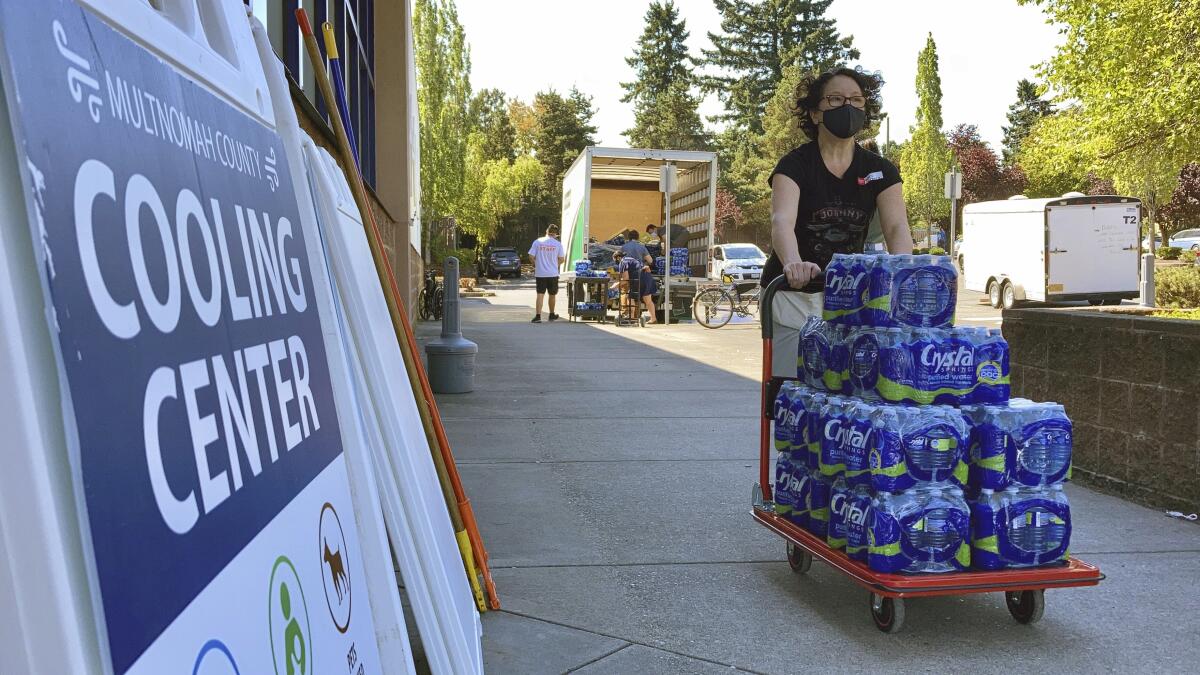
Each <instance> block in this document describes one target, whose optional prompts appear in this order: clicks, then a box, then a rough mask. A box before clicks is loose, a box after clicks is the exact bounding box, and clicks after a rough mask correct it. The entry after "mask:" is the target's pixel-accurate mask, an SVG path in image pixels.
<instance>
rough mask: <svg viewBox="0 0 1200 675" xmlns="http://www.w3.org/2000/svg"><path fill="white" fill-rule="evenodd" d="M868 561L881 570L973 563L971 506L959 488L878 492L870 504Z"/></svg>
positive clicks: (956, 568) (940, 569)
mask: <svg viewBox="0 0 1200 675" xmlns="http://www.w3.org/2000/svg"><path fill="white" fill-rule="evenodd" d="M871 513H872V516H871V519H870V525H869V528H868V531H867V540H868V556H867V563H868V565H870V567H871V569H874V570H876V571H880V572H905V573H920V572H926V573H930V572H932V573H937V572H954V571H962V570H965V569H967V568H968V567H969V566H970V564H971V542H970V508H969V507H968V505H967V503H966V501H965V500H964V499H963V496H962V490H959V489H957V488H944V487H940V486H939V487H933V488H929V489H915V490H910V491H908V492H904V493H901V494H899V495H894V496H893V495H889V494H888V493H880V494H879V495H877V496H876V498H875V501H874V502H872V504H871Z"/></svg>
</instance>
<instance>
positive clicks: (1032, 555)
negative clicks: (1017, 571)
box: [999, 484, 1071, 567]
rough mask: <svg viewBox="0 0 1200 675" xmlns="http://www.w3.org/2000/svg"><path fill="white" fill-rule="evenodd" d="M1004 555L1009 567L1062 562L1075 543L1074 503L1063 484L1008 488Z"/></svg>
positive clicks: (1002, 535) (1002, 543)
mask: <svg viewBox="0 0 1200 675" xmlns="http://www.w3.org/2000/svg"><path fill="white" fill-rule="evenodd" d="M1003 501H1004V520H1003V523H1004V525H1003V531H1002V532H1001V533H1000V537H999V548H1000V557H1001V559H1002V561H1003V563H1004V565H1005V566H1006V567H1037V566H1041V565H1049V564H1055V563H1059V562H1062V561H1064V560H1066V559H1067V558H1068V556H1069V552H1068V549H1069V547H1070V544H1071V505H1070V503H1069V502H1068V501H1067V495H1066V493H1065V492H1064V491H1063V486H1062V484H1057V485H1051V486H1047V487H1037V488H1027V487H1019V486H1015V485H1014V486H1011V487H1009V488H1008V489H1006V490H1005V491H1004V497H1003Z"/></svg>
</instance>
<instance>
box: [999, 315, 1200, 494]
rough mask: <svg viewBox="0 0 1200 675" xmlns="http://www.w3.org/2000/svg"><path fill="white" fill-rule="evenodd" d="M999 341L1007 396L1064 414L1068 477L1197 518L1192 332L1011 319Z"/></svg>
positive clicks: (1199, 414)
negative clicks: (1058, 406) (1008, 381)
mask: <svg viewBox="0 0 1200 675" xmlns="http://www.w3.org/2000/svg"><path fill="white" fill-rule="evenodd" d="M1004 336H1005V337H1006V338H1007V339H1008V342H1009V345H1010V348H1011V350H1012V382H1013V396H1023V397H1025V398H1029V399H1033V400H1035V401H1057V402H1059V403H1062V404H1063V405H1064V406H1066V409H1067V414H1068V415H1069V416H1070V417H1071V420H1072V422H1073V423H1074V429H1075V451H1074V453H1075V454H1074V461H1075V472H1076V475H1077V476H1079V477H1082V478H1084V479H1085V480H1088V481H1090V482H1095V483H1097V484H1099V485H1100V486H1101V487H1106V488H1109V489H1112V490H1115V491H1117V492H1119V493H1121V494H1124V495H1126V496H1129V497H1132V498H1134V499H1137V500H1139V501H1143V502H1145V503H1149V504H1153V505H1155V506H1169V507H1172V508H1178V509H1181V510H1182V509H1191V510H1192V511H1195V510H1196V509H1197V508H1200V440H1198V439H1200V322H1197V321H1183V320H1171V319H1156V318H1151V317H1148V316H1141V315H1137V314H1130V313H1117V312H1101V311H1083V310H1061V309H1014V310H1009V311H1006V312H1004Z"/></svg>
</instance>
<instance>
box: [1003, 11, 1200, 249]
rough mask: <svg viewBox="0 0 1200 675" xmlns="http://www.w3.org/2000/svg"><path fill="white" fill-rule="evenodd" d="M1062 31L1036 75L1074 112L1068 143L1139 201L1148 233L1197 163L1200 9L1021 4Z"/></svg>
mask: <svg viewBox="0 0 1200 675" xmlns="http://www.w3.org/2000/svg"><path fill="white" fill-rule="evenodd" d="M1020 2H1021V3H1022V4H1036V5H1038V6H1040V7H1041V8H1042V9H1043V11H1044V12H1045V13H1046V15H1047V18H1048V20H1050V21H1052V22H1054V23H1056V24H1058V25H1061V26H1063V27H1064V28H1063V33H1064V36H1063V40H1062V42H1061V46H1060V47H1059V49H1058V53H1057V54H1056V55H1055V56H1054V57H1053V58H1051V59H1050V61H1048V62H1047V63H1045V64H1043V67H1042V75H1043V76H1044V77H1045V78H1046V80H1047V81H1048V82H1049V84H1050V85H1051V86H1053V87H1054V88H1055V89H1056V90H1057V92H1058V93H1059V98H1060V100H1062V101H1071V102H1073V103H1075V104H1077V106H1078V112H1077V114H1076V115H1075V117H1074V119H1075V121H1076V124H1077V131H1078V133H1077V135H1076V136H1075V139H1074V140H1075V141H1076V142H1078V143H1081V144H1083V145H1084V146H1085V147H1083V148H1081V149H1082V150H1083V151H1084V152H1085V153H1086V154H1087V155H1089V156H1090V157H1093V158H1094V166H1091V167H1089V168H1091V169H1094V170H1095V171H1096V173H1097V174H1099V175H1104V176H1112V178H1113V181H1114V183H1115V185H1116V188H1117V189H1118V190H1119V191H1121V192H1124V193H1127V194H1133V195H1135V196H1138V197H1141V199H1142V201H1143V204H1145V206H1146V209H1147V215H1148V216H1149V220H1150V222H1151V224H1152V225H1157V224H1159V223H1157V210H1158V208H1159V206H1161V205H1162V204H1163V203H1165V202H1166V201H1167V200H1168V199H1169V197H1170V195H1171V194H1172V192H1173V190H1174V187H1175V185H1176V183H1177V182H1178V177H1179V171H1180V169H1181V168H1182V167H1183V166H1184V165H1185V164H1186V163H1188V162H1189V161H1191V160H1194V159H1195V158H1196V157H1197V156H1200V108H1197V107H1196V104H1195V94H1196V90H1197V86H1198V85H1200V59H1197V58H1196V43H1197V42H1196V41H1197V36H1200V3H1197V2H1195V1H1194V0H1186V1H1185V0H1020Z"/></svg>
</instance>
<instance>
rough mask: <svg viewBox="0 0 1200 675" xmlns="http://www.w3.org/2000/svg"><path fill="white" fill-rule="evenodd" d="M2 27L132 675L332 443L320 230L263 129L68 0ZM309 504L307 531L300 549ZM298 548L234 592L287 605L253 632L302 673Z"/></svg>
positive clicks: (111, 620)
mask: <svg viewBox="0 0 1200 675" xmlns="http://www.w3.org/2000/svg"><path fill="white" fill-rule="evenodd" d="M0 31H2V36H3V58H4V62H5V63H4V65H5V68H4V76H5V79H4V88H5V92H6V98H7V100H8V104H9V106H10V110H11V112H12V119H13V126H14V131H15V134H16V140H17V146H18V149H19V157H18V161H19V162H20V164H21V170H22V174H23V176H24V178H25V187H26V195H27V210H28V217H29V221H30V224H31V227H32V233H33V243H34V248H35V250H36V253H37V255H38V256H39V258H40V259H41V262H42V266H41V268H40V269H41V270H42V271H43V273H44V279H43V282H44V287H45V289H46V294H47V296H46V297H47V306H48V307H47V309H48V311H47V314H48V318H49V321H50V326H51V332H52V334H53V335H54V336H55V338H56V339H57V348H58V355H59V360H60V363H59V368H60V373H61V375H62V377H61V379H62V381H63V382H64V383H65V385H66V387H65V388H66V391H65V392H64V398H65V399H66V400H67V402H66V403H65V404H64V408H65V414H66V415H67V416H68V419H72V420H73V424H74V427H75V431H76V434H75V436H76V437H75V438H71V439H69V442H70V443H71V444H72V446H73V447H72V450H73V455H74V457H75V461H76V467H77V475H78V477H79V480H80V481H81V486H82V490H81V492H82V496H83V499H84V502H85V505H84V506H85V508H86V522H87V525H88V529H89V530H90V537H91V548H92V551H93V552H94V558H95V559H94V573H95V577H94V578H95V582H96V584H97V585H98V587H99V588H98V590H99V594H100V598H101V604H102V606H103V619H104V624H105V626H106V630H107V643H108V649H109V651H110V656H111V662H112V666H113V669H114V670H115V671H116V672H125V671H126V670H128V669H129V668H130V667H131V666H132V665H133V664H134V662H135V661H136V660H137V659H138V658H139V657H140V656H141V655H142V654H143V653H144V652H146V651H147V649H148V648H149V647H150V646H151V645H152V644H153V643H154V642H155V641H156V639H158V637H159V636H160V635H161V634H162V633H163V631H164V630H166V629H167V627H168V626H169V625H170V624H171V623H172V622H173V621H174V620H175V619H176V618H177V617H179V616H180V615H181V613H183V612H184V610H185V608H187V607H188V606H189V604H190V603H192V602H193V600H196V599H197V597H198V596H199V595H200V594H201V592H202V591H203V590H204V589H205V588H206V587H207V586H208V585H209V584H210V582H212V581H213V580H214V578H216V577H217V575H218V574H220V573H221V572H222V570H223V569H225V568H226V567H227V566H228V565H229V564H230V563H231V562H232V561H233V560H234V559H235V557H236V556H238V555H239V553H240V552H241V551H242V550H243V549H245V548H247V546H248V545H249V544H250V542H252V540H254V539H255V538H256V537H258V535H259V534H260V532H262V531H263V530H264V528H267V527H268V525H269V524H270V523H271V522H272V521H273V520H274V519H275V518H276V516H277V515H278V514H280V513H281V511H282V510H283V509H284V508H285V507H287V506H288V505H289V504H290V503H292V502H293V500H294V499H295V498H296V497H297V495H299V494H300V493H301V492H302V491H303V490H304V489H305V488H306V486H308V485H309V484H310V483H312V482H313V481H314V480H315V479H316V478H317V477H318V476H319V475H320V474H321V473H322V472H323V470H324V469H326V467H329V466H330V465H331V464H332V463H334V462H335V460H339V461H340V456H341V452H342V449H341V440H340V433H339V428H338V419H337V416H336V414H335V411H334V402H333V394H332V390H331V384H330V374H329V370H328V365H327V357H326V353H325V350H324V347H323V342H322V329H321V322H320V319H319V316H318V311H317V307H316V300H315V298H314V286H313V278H312V276H311V275H310V268H309V265H308V252H307V250H306V246H308V245H318V244H315V243H313V242H308V243H307V244H306V241H305V238H304V236H303V233H302V231H301V227H300V219H299V213H298V207H297V203H296V195H295V193H294V190H293V182H292V176H290V175H289V172H288V166H287V163H286V161H285V159H284V151H283V146H282V144H281V141H280V138H279V137H278V136H277V135H276V133H275V132H274V131H273V130H271V129H269V128H267V127H266V126H264V125H262V124H261V123H259V122H258V121H256V120H254V119H253V118H251V117H249V116H248V115H246V114H244V113H243V112H241V111H240V110H238V109H236V108H234V107H233V106H231V105H230V104H229V103H227V102H226V101H225V100H223V99H220V98H218V97H217V96H214V95H213V94H211V93H209V92H208V91H206V90H205V89H203V88H202V87H200V86H198V85H197V84H196V83H194V82H192V81H190V80H188V79H187V78H185V77H183V76H181V75H180V74H179V73H178V72H177V71H175V70H174V69H173V68H172V67H170V66H169V65H167V64H165V63H164V62H162V61H161V60H160V59H158V58H157V57H155V56H154V55H152V54H151V53H149V52H148V51H146V50H145V49H143V48H142V47H140V46H138V45H137V44H135V43H133V42H131V41H130V40H129V39H128V38H126V37H125V36H123V35H121V34H119V33H118V32H116V31H115V30H113V29H112V28H111V27H110V26H108V25H107V24H106V23H104V22H103V21H102V20H100V19H98V18H97V17H95V16H94V15H92V14H91V13H90V12H88V11H85V10H83V9H81V8H80V7H78V6H76V5H74V4H73V3H71V2H64V1H62V0H49V1H46V2H12V1H8V0H0ZM283 104H284V105H287V104H288V103H287V102H284V103H283ZM68 394H69V398H68ZM70 426H71V425H68V428H70ZM343 485H344V480H343ZM348 510H349V509H348V508H347V509H343V516H342V519H343V520H345V519H346V515H345V513H346V511H348ZM320 515H321V511H320V507H319V506H318V507H317V508H316V509H314V510H313V512H312V513H311V516H312V528H313V533H312V535H311V540H309V539H305V541H304V542H302V543H303V546H304V547H305V548H304V551H307V550H308V548H311V549H312V550H313V551H314V554H313V557H314V560H315V559H316V553H315V552H316V551H317V550H318V549H319V547H320V546H321V544H319V543H318V540H317V534H316V528H317V527H318V525H317V523H318V522H319V518H320ZM346 529H348V530H349V529H352V528H350V527H349V526H347V528H346ZM304 536H305V537H308V536H309V535H308V534H305V535H304ZM321 536H322V537H325V536H326V535H324V534H322V535H321ZM322 541H323V542H324V546H325V551H324V554H325V556H326V558H325V560H326V562H327V563H329V561H330V560H334V561H335V562H336V567H335V566H334V565H333V564H332V563H329V564H328V569H329V570H331V571H332V573H333V577H332V582H333V583H326V584H325V585H326V586H327V587H329V588H334V587H335V586H336V589H337V594H336V595H333V594H330V597H335V598H341V596H343V586H344V585H345V584H346V577H347V571H346V570H347V569H348V568H347V567H345V565H344V563H343V557H344V556H346V555H348V554H347V552H346V551H342V550H341V549H340V548H339V549H338V551H336V552H333V551H332V550H331V549H330V548H329V547H330V546H331V545H332V546H334V547H335V548H337V547H340V546H344V545H345V537H344V536H342V538H341V539H339V538H338V537H327V539H323V540H322ZM329 542H333V544H330V543H329ZM299 555H300V554H297V557H299ZM304 555H307V553H305V554H304ZM289 560H291V559H289ZM305 564H307V563H305ZM320 564H321V563H320V561H319V560H318V561H316V562H314V563H313V565H320ZM289 566H291V563H290V562H289ZM294 567H295V569H296V570H297V571H296V572H295V574H296V576H297V580H296V581H295V582H294V584H293V585H292V586H290V587H288V586H286V585H285V586H284V587H282V589H281V590H279V591H278V592H276V591H272V590H270V589H269V587H268V583H267V580H268V579H269V578H273V577H278V575H272V574H271V570H270V569H269V568H268V569H263V570H261V583H262V588H261V593H262V595H261V597H260V596H259V595H257V593H258V592H259V590H258V589H255V590H254V593H255V595H253V596H251V597H244V598H233V599H232V602H233V604H232V606H230V607H228V609H230V610H233V611H239V612H248V613H249V612H253V613H254V615H255V616H257V615H258V614H259V613H260V612H259V610H258V608H259V607H260V606H261V607H266V606H267V605H268V604H270V605H271V606H272V607H273V611H275V612H276V613H280V616H279V617H276V618H275V619H270V617H269V616H268V615H267V613H266V612H265V611H263V612H262V617H261V619H262V621H261V624H262V626H263V628H262V630H263V631H264V634H265V632H266V631H268V630H271V631H274V632H275V633H278V634H280V635H282V636H283V637H279V638H278V639H276V638H274V637H273V638H271V639H272V640H276V641H273V642H272V643H271V645H270V650H268V647H267V644H266V643H265V642H263V643H262V651H263V652H266V653H268V654H270V653H272V651H277V652H278V653H280V654H282V653H284V652H285V651H286V654H287V657H286V658H287V664H286V665H287V669H286V670H288V671H289V672H291V671H293V670H295V667H299V668H300V670H295V672H312V668H313V663H314V661H313V658H314V648H313V646H312V645H313V643H312V641H311V636H309V635H307V633H308V632H311V631H310V629H309V626H310V625H315V624H316V623H318V619H319V618H320V616H321V615H323V614H324V611H325V608H324V605H325V603H324V602H322V601H321V600H320V594H321V588H322V587H321V583H322V582H313V583H304V584H302V583H301V578H302V577H303V576H304V574H306V572H305V570H306V569H308V568H307V567H305V566H304V565H302V564H301V563H300V562H297V563H296V565H295V566H294ZM314 569H315V567H314ZM255 574H259V572H256V573H255ZM255 578H258V577H255ZM276 585H278V584H276ZM272 593H274V595H272ZM302 593H303V595H302ZM277 596H278V597H277ZM302 599H303V605H302V602H301V600H302ZM334 604H336V601H335V603H334ZM347 606H348V605H347ZM281 607H282V609H280V608H281ZM301 607H303V609H304V611H305V612H306V614H305V619H304V620H303V621H297V620H296V619H295V616H294V615H296V614H297V612H299V609H298V608H301ZM318 610H319V611H318ZM334 611H335V610H334V607H333V606H332V605H331V606H330V613H331V614H333V613H334ZM343 613H345V614H346V617H347V618H345V621H346V622H347V623H348V621H349V618H348V609H346V610H344V612H343ZM337 620H338V621H341V620H342V619H341V617H340V616H339V617H338V619H337ZM272 621H274V623H277V624H278V623H282V625H284V626H287V627H288V630H287V631H285V632H281V631H282V629H280V630H276V629H275V628H270V629H268V628H267V626H268V624H271V622H272ZM293 624H295V629H294V630H292V628H291V627H292V625H293ZM312 630H315V629H312ZM338 630H340V631H342V632H345V629H344V628H343V627H342V626H340V625H339V627H338ZM285 633H286V634H285ZM305 640H308V641H307V642H305ZM276 642H278V645H277V644H276ZM277 647H278V649H276V648H277ZM359 650H360V651H361V650H362V646H361V644H360V646H359ZM227 651H228V650H227ZM230 653H232V652H230ZM195 654H196V652H192V653H191V655H188V656H190V657H194V656H195ZM315 656H320V654H319V653H317V654H315ZM326 657H327V658H330V659H334V660H335V661H337V660H340V658H345V657H344V655H342V656H341V657H340V658H335V655H333V654H327V655H326ZM280 658H282V657H280ZM183 660H187V659H183ZM280 663H281V662H276V667H277V670H278V671H279V672H284V671H285V669H284V668H282V667H280ZM188 667H190V664H189V666H188ZM242 667H243V672H245V671H244V669H245V668H246V666H245V665H243V666H242ZM183 670H184V668H183V667H180V672H182V671H183ZM326 672H333V670H327V671H326Z"/></svg>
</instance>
